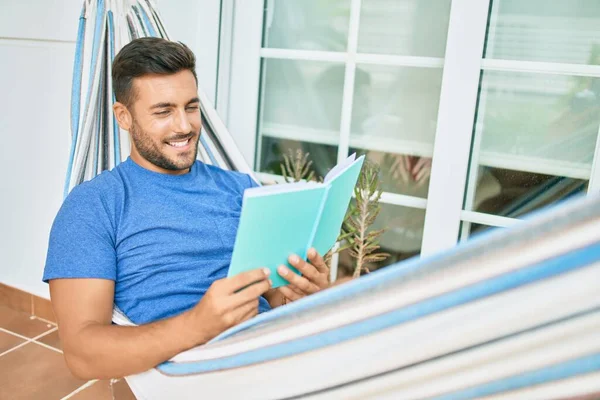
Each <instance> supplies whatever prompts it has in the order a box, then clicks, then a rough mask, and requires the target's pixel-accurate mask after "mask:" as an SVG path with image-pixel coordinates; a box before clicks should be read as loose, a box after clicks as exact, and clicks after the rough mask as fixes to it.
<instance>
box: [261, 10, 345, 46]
mask: <svg viewBox="0 0 600 400" xmlns="http://www.w3.org/2000/svg"><path fill="white" fill-rule="evenodd" d="M349 21H350V0H327V1H323V0H302V1H297V0H269V1H267V4H266V14H265V34H264V44H263V46H264V47H272V48H279V49H301V50H325V51H346V47H347V43H348V24H349Z"/></svg>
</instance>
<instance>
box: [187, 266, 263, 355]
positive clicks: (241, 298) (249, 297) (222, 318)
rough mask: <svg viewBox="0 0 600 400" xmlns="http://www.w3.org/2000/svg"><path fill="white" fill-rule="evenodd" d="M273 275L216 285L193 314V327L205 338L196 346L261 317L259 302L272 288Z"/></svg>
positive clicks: (241, 277) (227, 280) (259, 274)
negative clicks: (259, 314) (247, 321)
mask: <svg viewBox="0 0 600 400" xmlns="http://www.w3.org/2000/svg"><path fill="white" fill-rule="evenodd" d="M269 274H270V271H269V269H268V268H261V269H256V270H253V271H248V272H243V273H241V274H239V275H236V276H232V277H230V278H225V279H220V280H218V281H215V282H213V284H212V285H211V286H210V288H208V290H207V291H206V293H205V294H204V296H203V297H202V299H201V300H200V302H199V303H198V304H197V305H196V306H195V307H194V308H193V309H191V310H190V312H189V317H190V318H191V320H192V321H193V322H192V326H196V327H197V329H198V330H197V332H203V334H204V337H203V338H200V341H199V342H198V343H194V345H196V344H200V343H204V342H206V341H208V340H210V339H212V338H213V337H215V336H217V335H219V334H220V333H221V332H223V331H225V330H227V329H229V328H231V327H232V326H234V325H237V324H239V323H241V322H244V321H246V320H247V319H250V318H252V317H254V316H255V315H257V314H258V298H259V297H260V296H261V295H263V294H265V292H267V291H268V290H269V289H270V288H271V285H272V282H271V280H270V279H269Z"/></svg>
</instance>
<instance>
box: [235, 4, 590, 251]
mask: <svg viewBox="0 0 600 400" xmlns="http://www.w3.org/2000/svg"><path fill="white" fill-rule="evenodd" d="M236 7H237V8H236V13H235V14H236V16H235V19H234V21H233V22H232V26H233V29H234V33H233V35H232V37H233V40H232V42H233V44H232V47H233V51H232V58H231V65H232V72H231V85H230V87H228V92H227V94H226V95H227V96H228V101H229V102H228V105H229V115H228V119H227V121H226V122H227V124H228V126H229V127H230V129H231V130H232V132H233V134H234V135H237V136H236V137H237V139H238V142H239V143H243V144H244V145H243V146H242V147H243V148H244V151H246V154H247V155H248V157H250V158H254V167H255V169H256V170H257V171H259V172H260V174H261V177H262V178H264V179H267V180H268V179H276V176H277V174H278V173H279V172H280V166H279V165H280V163H281V157H282V153H283V152H285V151H286V150H287V149H290V148H291V149H295V148H302V149H303V150H304V151H306V152H310V153H311V156H312V159H313V160H314V162H315V167H316V169H317V172H318V173H319V174H321V175H324V174H325V173H326V172H327V171H328V169H329V168H331V166H333V165H334V164H335V163H336V162H338V161H340V160H341V159H343V158H345V157H346V156H347V155H348V154H349V153H350V152H354V151H356V152H358V153H360V154H366V155H367V158H368V159H370V160H372V161H376V162H377V163H379V164H380V165H381V166H382V178H383V189H384V191H385V193H384V196H383V198H382V200H383V202H384V205H383V207H382V212H381V218H380V220H379V222H378V223H379V224H381V226H384V225H385V226H387V227H388V228H389V230H388V232H387V233H386V234H385V237H384V238H383V239H382V245H383V247H384V250H387V251H389V252H391V253H393V257H392V258H391V259H390V260H389V261H388V262H393V261H397V260H400V259H402V258H406V257H410V256H413V255H416V254H430V253H433V252H436V251H439V250H442V249H445V248H448V247H451V246H454V245H455V244H456V243H457V242H458V241H460V240H467V239H468V238H469V237H471V236H472V235H474V234H476V233H478V232H483V231H486V230H489V229H491V228H496V227H508V226H511V225H513V224H515V223H518V222H519V221H520V219H521V218H522V217H523V216H524V215H526V214H527V213H529V212H532V211H535V210H538V209H540V208H542V207H545V206H548V205H553V204H557V203H559V202H560V201H564V200H565V199H568V198H571V197H573V196H577V195H585V194H587V193H598V192H599V191H600V162H598V151H597V148H598V146H599V143H598V140H597V138H598V133H599V127H600V3H599V2H598V1H595V0H556V1H553V2H551V3H548V2H546V1H543V0H529V1H526V2H524V1H521V0H454V1H451V0H430V1H419V0H368V1H367V0H332V1H326V2H325V1H317V0H310V1H309V0H307V1H289V0H270V1H263V0H248V1H244V2H237V3H236ZM255 21H259V22H255Z"/></svg>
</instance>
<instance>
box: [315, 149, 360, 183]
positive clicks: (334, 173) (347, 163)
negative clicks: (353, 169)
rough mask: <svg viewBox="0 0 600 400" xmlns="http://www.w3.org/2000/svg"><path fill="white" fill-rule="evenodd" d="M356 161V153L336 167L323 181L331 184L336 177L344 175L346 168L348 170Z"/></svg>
mask: <svg viewBox="0 0 600 400" xmlns="http://www.w3.org/2000/svg"><path fill="white" fill-rule="evenodd" d="M354 160H356V153H354V154H352V155H351V156H350V157H348V158H346V159H345V160H344V161H342V162H341V163H339V164H338V165H336V166H335V167H333V168H332V169H331V171H329V172H328V173H327V175H325V179H324V180H323V181H324V182H325V183H327V182H329V181H330V180H332V179H333V178H335V177H336V176H338V175H339V174H341V173H342V171H344V170H345V169H346V168H348V167H349V166H350V165H352V163H353V162H354Z"/></svg>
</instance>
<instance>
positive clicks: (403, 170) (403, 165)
mask: <svg viewBox="0 0 600 400" xmlns="http://www.w3.org/2000/svg"><path fill="white" fill-rule="evenodd" d="M400 157H401V158H400V168H398V172H399V173H400V178H401V179H402V182H404V183H408V181H409V177H408V176H409V175H410V173H409V170H408V166H407V161H406V157H405V156H400Z"/></svg>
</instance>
